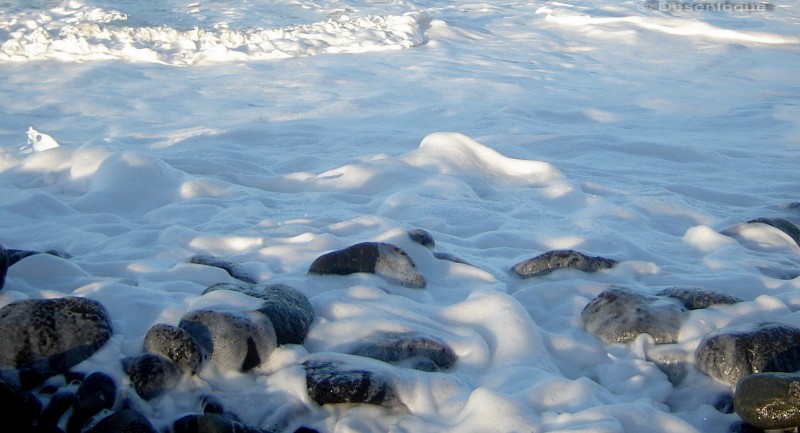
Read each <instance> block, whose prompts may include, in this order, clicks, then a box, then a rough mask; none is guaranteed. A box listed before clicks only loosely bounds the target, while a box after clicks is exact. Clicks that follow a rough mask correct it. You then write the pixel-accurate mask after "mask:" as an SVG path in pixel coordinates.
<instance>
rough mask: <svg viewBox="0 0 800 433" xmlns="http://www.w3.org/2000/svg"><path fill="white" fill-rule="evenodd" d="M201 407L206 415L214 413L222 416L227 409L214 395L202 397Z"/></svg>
mask: <svg viewBox="0 0 800 433" xmlns="http://www.w3.org/2000/svg"><path fill="white" fill-rule="evenodd" d="M200 405H201V406H202V410H203V413H204V414H205V415H209V414H212V413H215V414H218V415H222V414H224V413H225V407H224V406H223V405H222V402H221V401H219V399H218V398H217V397H216V396H215V395H213V394H205V395H202V396H200Z"/></svg>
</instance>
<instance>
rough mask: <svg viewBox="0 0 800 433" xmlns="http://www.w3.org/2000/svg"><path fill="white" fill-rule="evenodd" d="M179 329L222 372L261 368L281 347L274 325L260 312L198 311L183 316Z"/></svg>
mask: <svg viewBox="0 0 800 433" xmlns="http://www.w3.org/2000/svg"><path fill="white" fill-rule="evenodd" d="M178 327H179V328H182V329H184V330H185V331H187V332H188V333H189V334H190V335H191V336H192V339H193V340H194V341H195V342H196V343H197V344H198V345H199V346H200V347H201V349H202V350H203V351H204V352H205V353H208V354H209V356H210V362H211V364H213V365H214V366H215V367H217V368H218V369H220V370H223V371H228V370H232V371H247V370H251V369H253V368H255V367H258V366H259V365H261V364H262V363H263V362H265V361H266V360H267V358H269V355H270V354H271V353H272V351H273V350H275V348H276V347H277V346H278V343H277V337H276V335H275V329H274V327H273V325H272V322H271V321H270V320H269V317H267V315H266V314H264V313H262V312H260V311H249V312H232V311H211V310H197V311H193V312H190V313H188V314H186V315H185V316H183V318H182V319H181V321H180V323H179V324H178Z"/></svg>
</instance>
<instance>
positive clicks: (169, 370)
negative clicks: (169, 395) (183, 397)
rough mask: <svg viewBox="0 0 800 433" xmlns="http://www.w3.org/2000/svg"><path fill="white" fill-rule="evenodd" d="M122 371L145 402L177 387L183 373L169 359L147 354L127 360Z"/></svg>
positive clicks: (123, 363) (123, 361)
mask: <svg viewBox="0 0 800 433" xmlns="http://www.w3.org/2000/svg"><path fill="white" fill-rule="evenodd" d="M122 369H123V370H125V374H127V375H128V378H129V379H130V381H131V384H132V385H133V387H134V389H135V390H136V393H137V394H139V395H140V396H141V397H142V398H143V399H145V400H151V399H153V398H156V397H158V396H160V395H162V394H163V393H165V392H167V391H168V390H170V389H172V388H174V387H175V385H177V384H178V382H179V381H180V378H181V371H180V369H178V367H177V366H176V365H175V364H174V363H173V362H172V361H170V360H169V359H167V358H164V357H162V356H159V355H153V354H146V355H139V356H133V357H130V358H125V359H123V360H122Z"/></svg>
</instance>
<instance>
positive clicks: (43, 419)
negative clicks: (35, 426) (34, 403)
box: [38, 391, 78, 428]
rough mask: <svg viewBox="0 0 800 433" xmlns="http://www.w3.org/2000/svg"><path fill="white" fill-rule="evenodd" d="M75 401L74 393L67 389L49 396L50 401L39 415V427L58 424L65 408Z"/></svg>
mask: <svg viewBox="0 0 800 433" xmlns="http://www.w3.org/2000/svg"><path fill="white" fill-rule="evenodd" d="M77 401H78V398H77V397H76V396H75V394H73V393H71V392H69V391H61V392H58V393H56V394H54V395H53V397H52V398H50V403H48V404H47V407H46V408H44V411H42V414H41V415H40V416H39V420H38V423H39V427H42V428H52V427H55V426H56V425H58V421H59V420H61V417H62V416H64V413H66V412H67V409H69V408H71V407H72V406H73V405H74V404H75V403H77Z"/></svg>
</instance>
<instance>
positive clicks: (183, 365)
mask: <svg viewBox="0 0 800 433" xmlns="http://www.w3.org/2000/svg"><path fill="white" fill-rule="evenodd" d="M144 350H146V351H147V352H149V353H153V354H156V355H161V356H163V357H165V358H167V359H169V360H171V361H172V362H174V363H175V365H177V366H178V367H179V368H180V369H181V370H183V371H184V372H186V373H189V374H196V373H197V372H198V371H200V368H201V367H202V365H203V362H204V361H205V360H206V358H207V357H208V355H207V354H206V353H204V352H203V350H202V349H201V347H200V345H198V344H197V342H196V341H194V339H193V338H192V336H191V335H190V334H189V333H188V332H186V330H184V329H181V328H178V327H177V326H171V325H166V324H163V323H159V324H156V325H153V326H152V327H151V328H150V329H149V330H148V331H147V335H145V337H144Z"/></svg>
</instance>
